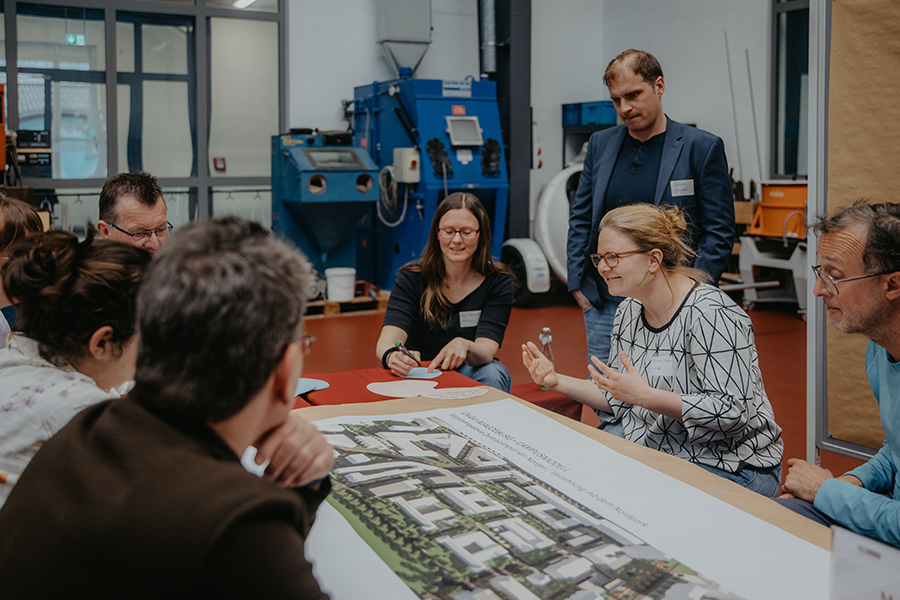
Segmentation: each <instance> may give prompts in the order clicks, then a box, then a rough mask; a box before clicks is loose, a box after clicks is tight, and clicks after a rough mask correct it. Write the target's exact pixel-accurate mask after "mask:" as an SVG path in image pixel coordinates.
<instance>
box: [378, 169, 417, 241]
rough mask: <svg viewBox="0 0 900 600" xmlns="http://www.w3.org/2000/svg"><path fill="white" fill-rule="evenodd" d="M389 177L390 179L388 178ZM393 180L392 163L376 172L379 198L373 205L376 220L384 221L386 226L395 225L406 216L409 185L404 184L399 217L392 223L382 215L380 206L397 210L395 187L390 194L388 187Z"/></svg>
mask: <svg viewBox="0 0 900 600" xmlns="http://www.w3.org/2000/svg"><path fill="white" fill-rule="evenodd" d="M388 178H390V179H388ZM393 182H394V167H393V166H392V165H387V166H386V167H383V168H382V169H381V171H379V172H378V194H379V200H378V204H376V205H375V210H376V212H377V213H378V220H379V221H381V222H382V223H384V225H385V226H386V227H396V226H397V225H399V224H400V223H402V222H403V219H404V217H406V206H407V204H409V196H408V194H409V187H408V186H404V192H403V212H401V213H400V218H399V219H397V220H396V221H394V222H393V223H390V222H388V220H387V219H385V218H384V215H382V214H381V206H382V205H384V207H385V209H387V210H388V211H389V212H392V213H394V212H397V206H398V204H399V203H398V201H397V188H396V187H394V193H393V194H391V192H390V187H391V184H393Z"/></svg>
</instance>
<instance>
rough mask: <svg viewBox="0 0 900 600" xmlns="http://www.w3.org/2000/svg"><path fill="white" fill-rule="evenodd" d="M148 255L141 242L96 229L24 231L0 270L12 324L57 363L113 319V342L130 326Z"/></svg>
mask: <svg viewBox="0 0 900 600" xmlns="http://www.w3.org/2000/svg"><path fill="white" fill-rule="evenodd" d="M150 259H151V255H150V253H149V252H147V251H146V250H144V249H143V248H137V247H135V246H131V245H129V244H125V243H122V242H115V241H112V240H105V239H102V238H99V237H95V233H94V230H93V227H88V228H87V237H86V238H85V240H84V241H83V242H80V243H79V241H78V238H77V237H76V236H75V235H74V234H72V233H69V232H67V231H60V230H54V231H49V232H47V233H38V234H34V235H30V236H28V237H26V238H25V239H24V240H22V241H21V242H19V243H17V244H15V245H14V246H13V247H12V248H11V249H10V252H9V260H8V261H7V262H6V264H4V265H3V268H2V271H0V277H2V282H3V287H4V289H5V290H6V294H7V295H8V296H9V298H10V299H11V300H13V302H16V303H18V305H19V307H18V321H17V323H18V329H19V330H20V331H21V332H22V333H23V334H25V335H26V336H27V337H29V338H31V339H33V340H34V341H36V342H37V343H38V347H39V350H40V352H41V355H42V356H43V357H44V358H45V359H46V360H47V361H49V362H51V363H53V364H55V365H57V366H63V365H65V364H66V363H69V362H71V361H72V360H73V359H76V358H80V357H81V356H83V355H84V353H85V351H86V346H87V344H88V342H89V341H90V338H91V336H92V335H93V334H94V332H95V331H97V330H98V329H99V328H101V327H103V326H105V325H109V326H110V327H112V330H113V333H112V339H111V341H112V342H113V343H114V344H117V345H122V344H124V343H125V342H127V341H128V340H129V339H130V338H131V336H132V335H133V334H134V332H135V301H136V298H137V291H138V286H139V285H140V283H141V280H142V278H143V275H144V271H145V269H146V268H147V265H149V263H150Z"/></svg>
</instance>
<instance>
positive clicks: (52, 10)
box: [17, 4, 107, 179]
mask: <svg viewBox="0 0 900 600" xmlns="http://www.w3.org/2000/svg"><path fill="white" fill-rule="evenodd" d="M19 10H20V14H19V16H18V19H17V30H18V38H19V43H18V59H17V64H18V67H19V77H18V80H17V83H18V97H19V101H18V110H19V130H30V131H49V132H50V165H49V166H48V165H47V164H46V161H45V160H44V159H42V158H40V157H38V156H37V155H30V156H28V159H34V160H35V161H36V162H35V163H28V162H26V163H24V164H23V168H22V176H23V177H37V178H60V179H88V178H94V177H97V178H102V177H106V176H107V164H106V163H107V129H106V119H107V116H106V38H105V35H106V34H105V25H104V21H103V11H102V10H86V9H82V8H69V7H57V6H38V5H28V4H21V5H19ZM26 160H27V159H26Z"/></svg>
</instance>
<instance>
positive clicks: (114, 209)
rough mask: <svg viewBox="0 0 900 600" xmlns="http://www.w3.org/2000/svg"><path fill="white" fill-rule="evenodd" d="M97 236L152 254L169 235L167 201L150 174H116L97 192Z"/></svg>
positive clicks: (170, 229) (170, 225)
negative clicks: (98, 213) (98, 194)
mask: <svg viewBox="0 0 900 600" xmlns="http://www.w3.org/2000/svg"><path fill="white" fill-rule="evenodd" d="M97 230H98V231H99V232H100V235H101V236H103V237H105V238H107V239H111V240H117V241H119V242H125V243H126V244H131V245H133V246H138V247H140V248H144V249H145V250H148V251H149V252H150V253H151V254H155V253H156V251H157V250H159V248H160V246H162V245H163V243H164V242H165V241H166V238H167V237H168V236H169V234H170V233H171V232H172V224H171V223H169V222H168V221H167V220H166V201H165V200H164V199H163V193H162V188H160V187H159V183H157V181H156V177H154V176H153V175H151V174H150V173H146V172H144V171H140V172H138V173H119V174H118V175H116V176H114V177H110V178H109V179H107V180H106V183H104V184H103V189H102V190H101V191H100V220H99V221H98V222H97Z"/></svg>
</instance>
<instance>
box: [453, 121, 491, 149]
mask: <svg viewBox="0 0 900 600" xmlns="http://www.w3.org/2000/svg"><path fill="white" fill-rule="evenodd" d="M446 119H447V133H449V134H450V144H452V145H453V146H481V145H482V144H484V140H483V139H482V137H481V127H480V126H479V125H478V117H446Z"/></svg>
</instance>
